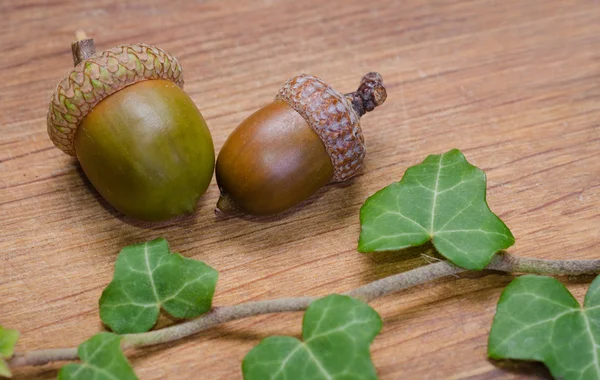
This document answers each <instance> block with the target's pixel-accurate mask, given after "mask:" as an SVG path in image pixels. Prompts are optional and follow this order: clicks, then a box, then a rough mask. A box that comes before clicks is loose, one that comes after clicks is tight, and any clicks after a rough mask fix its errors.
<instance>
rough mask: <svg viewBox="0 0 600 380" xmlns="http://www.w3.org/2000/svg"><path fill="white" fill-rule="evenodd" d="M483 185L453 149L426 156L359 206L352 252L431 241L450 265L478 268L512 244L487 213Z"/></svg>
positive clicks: (503, 228)
mask: <svg viewBox="0 0 600 380" xmlns="http://www.w3.org/2000/svg"><path fill="white" fill-rule="evenodd" d="M485 186H486V180H485V173H484V172H483V171H482V170H480V169H478V168H476V167H475V166H473V165H471V164H469V163H468V162H467V160H466V159H465V157H464V156H463V154H462V153H461V152H460V151H459V150H457V149H453V150H451V151H449V152H447V153H444V154H442V155H431V156H428V157H427V158H426V159H425V161H423V163H421V164H419V165H416V166H413V167H411V168H409V169H408V170H407V171H406V173H405V175H404V177H403V178H402V180H401V181H400V182H396V183H393V184H391V185H389V186H387V187H385V188H384V189H382V190H380V191H378V192H377V193H375V194H374V195H372V196H371V197H369V199H367V201H366V202H365V204H364V205H363V206H362V207H361V209H360V221H361V233H360V240H359V243H358V250H359V251H360V252H376V251H394V250H399V249H403V248H407V247H411V246H418V245H422V244H424V243H426V242H428V241H429V240H432V242H433V245H434V246H435V248H436V249H437V250H438V252H439V253H440V254H442V255H443V256H444V257H446V258H447V259H449V260H450V261H451V262H453V263H454V264H456V265H458V266H460V267H463V268H466V269H474V270H477V269H483V268H484V267H485V266H486V265H488V264H489V262H490V260H491V259H492V257H493V256H494V254H495V253H496V252H498V251H499V250H502V249H506V248H508V247H510V246H511V245H513V244H514V242H515V239H514V237H513V235H512V233H511V232H510V230H509V229H508V227H506V225H505V224H504V223H503V222H502V221H501V220H500V219H499V218H498V217H497V216H496V215H495V214H494V213H493V212H492V211H490V209H489V207H488V205H487V202H486V200H485Z"/></svg>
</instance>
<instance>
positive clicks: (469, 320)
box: [0, 0, 600, 379]
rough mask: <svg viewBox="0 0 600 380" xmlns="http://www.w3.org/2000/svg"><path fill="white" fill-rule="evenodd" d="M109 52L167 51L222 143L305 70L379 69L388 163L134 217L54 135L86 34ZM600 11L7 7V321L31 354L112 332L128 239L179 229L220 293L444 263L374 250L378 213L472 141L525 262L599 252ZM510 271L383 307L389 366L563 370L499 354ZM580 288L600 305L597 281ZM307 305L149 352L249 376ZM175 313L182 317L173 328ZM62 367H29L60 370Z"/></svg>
mask: <svg viewBox="0 0 600 380" xmlns="http://www.w3.org/2000/svg"><path fill="white" fill-rule="evenodd" d="M79 28H82V29H85V30H86V31H87V32H88V34H90V35H91V36H93V37H94V38H95V39H96V43H97V46H98V49H99V50H102V49H106V48H110V47H112V46H114V45H117V44H121V43H135V42H145V43H148V44H153V45H157V46H159V47H162V48H163V49H165V50H166V51H168V52H170V53H172V54H173V55H175V56H177V57H178V58H179V59H180V61H181V63H182V65H183V67H184V72H185V78H186V91H187V92H188V93H189V94H190V96H191V97H192V98H193V99H194V101H195V102H196V104H197V105H198V107H199V108H200V110H201V111H202V112H203V114H204V116H205V118H206V120H207V122H208V125H209V127H210V129H211V131H212V134H213V138H214V142H215V147H216V149H217V151H218V149H219V148H220V147H221V146H222V145H223V142H224V141H225V138H226V137H227V135H228V133H230V132H231V130H232V129H233V128H235V126H236V125H237V124H238V123H239V122H241V121H242V120H243V119H244V118H245V117H247V116H248V115H249V114H250V113H251V112H253V111H254V110H256V109H258V108H259V107H261V106H263V105H265V104H266V103H268V102H270V101H271V100H272V98H273V97H274V95H275V93H276V91H277V89H278V88H279V86H280V85H281V84H282V83H283V82H284V81H285V80H286V79H287V78H288V77H289V76H292V75H295V74H298V73H301V72H308V73H312V74H314V75H318V76H320V77H321V78H324V79H325V80H326V81H328V82H329V83H330V84H331V85H333V86H334V87H335V88H337V89H339V90H340V91H343V92H347V91H352V90H354V89H355V87H356V85H357V84H358V81H359V79H360V77H361V75H362V74H364V73H365V72H367V71H371V70H376V71H379V72H380V73H381V74H382V75H383V77H384V80H385V82H386V84H387V86H388V100H387V102H386V104H385V105H384V106H382V107H381V108H378V109H377V110H376V111H375V112H373V113H371V114H368V115H366V116H365V117H364V118H363V128H364V134H365V136H366V139H367V144H368V150H369V152H368V155H367V160H366V169H365V170H364V171H363V173H362V174H361V175H360V176H358V177H357V178H356V179H355V180H353V181H351V182H350V183H347V184H343V185H335V186H327V187H326V188H325V189H323V190H322V191H320V192H319V193H318V194H317V195H316V196H314V197H313V198H311V199H310V200H309V201H307V202H305V203H304V204H303V205H301V207H298V208H296V209H294V210H293V211H292V212H289V213H287V214H285V215H283V216H280V217H276V218H268V219H253V218H223V219H217V218H215V216H214V215H213V207H214V204H215V202H216V199H217V195H218V189H217V187H216V184H215V183H214V181H213V183H212V184H211V187H210V188H209V190H208V192H207V194H206V195H205V196H204V197H203V198H202V200H201V201H200V204H199V210H198V212H197V213H196V214H194V215H193V216H190V217H186V218H180V219H177V220H173V221H169V222H165V223H162V224H149V223H140V222H135V221H132V220H128V219H126V218H123V217H122V216H121V215H119V214H118V213H116V212H115V211H114V210H112V209H111V208H110V207H109V206H107V205H106V203H105V202H104V201H103V200H102V199H101V198H100V197H99V195H98V194H97V193H96V192H95V191H94V190H93V188H92V187H91V186H90V185H89V183H88V182H87V181H86V179H85V177H84V175H83V173H82V171H81V170H80V169H79V167H78V165H77V163H76V162H75V161H74V159H72V158H70V157H68V156H66V155H64V154H63V153H62V152H60V151H59V150H58V149H56V148H54V147H53V146H52V143H51V142H50V140H49V139H48V137H47V134H46V122H45V117H46V111H47V107H48V100H49V97H50V95H51V92H52V90H53V88H54V86H55V85H56V83H58V81H59V80H60V79H61V78H62V76H63V74H64V73H65V72H66V71H67V70H69V68H70V65H71V62H70V61H71V54H70V42H71V39H72V36H73V32H74V31H75V30H76V29H79ZM599 46H600V4H599V3H598V1H594V0H578V1H576V0H572V1H571V0H568V1H564V0H530V1H519V0H505V1H497V0H496V1H495V0H465V1H455V0H433V1H428V2H422V1H419V0H405V1H395V0H387V1H372V2H368V1H364V0H362V1H354V0H345V1H318V0H311V1H279V0H268V1H267V0H265V1H256V2H254V1H247V2H241V1H235V0H230V1H216V0H214V1H194V2H192V1H187V0H185V1H184V0H169V1H156V0H149V1H143V2H130V1H116V0H101V1H93V2H92V1H66V0H53V1H42V0H39V1H33V0H22V1H8V0H3V1H2V2H0V52H2V58H1V59H0V132H1V133H0V324H2V325H4V326H10V327H12V328H16V329H19V330H20V331H21V333H22V337H21V339H20V341H19V343H18V347H17V348H18V350H20V351H24V350H31V349H38V348H50V347H57V346H75V345H77V344H79V343H80V342H82V341H83V340H84V339H86V338H88V337H90V336H91V335H93V334H95V333H96V332H98V331H101V330H102V328H103V327H102V325H101V323H100V321H99V318H98V303H97V302H98V298H99V296H100V293H101V291H102V289H103V288H104V287H105V286H106V285H107V284H108V282H109V281H110V279H111V277H112V271H113V265H114V262H115V258H116V254H117V253H118V251H119V250H120V248H121V247H123V246H125V245H128V244H132V243H135V242H139V241H143V240H147V239H152V238H155V237H158V236H163V237H165V238H167V239H168V240H169V242H170V244H171V246H172V248H173V249H174V250H177V251H179V252H181V253H182V254H183V255H185V256H187V257H193V258H196V259H200V260H204V261H206V262H207V263H208V264H210V265H212V266H213V267H215V268H217V269H218V270H219V271H220V280H219V285H218V289H217V295H216V298H215V304H216V305H228V304H233V303H238V302H242V301H248V300H256V299H267V298H275V297H281V296H299V295H325V294H329V293H332V292H341V291H344V290H348V289H350V288H353V287H356V286H359V285H361V284H365V283H367V282H369V281H372V280H374V279H377V278H381V277H384V276H386V275H389V274H392V273H396V272H398V271H402V270H407V269H409V268H414V267H416V266H419V265H422V264H424V263H425V261H424V259H423V258H422V257H421V255H420V254H421V253H423V252H424V251H425V250H423V249H418V250H411V251H408V252H405V253H404V254H402V253H384V254H374V255H362V254H359V253H357V252H356V250H355V248H356V242H357V237H358V233H359V222H358V210H359V208H360V205H361V204H362V202H364V200H365V199H366V198H367V197H368V196H369V195H370V194H372V193H373V192H374V191H376V190H378V189H380V188H382V187H384V186H385V185H387V184H389V183H391V182H393V181H396V180H399V179H400V177H401V176H402V174H403V172H404V170H405V169H406V168H407V167H408V166H411V165H414V164H416V163H418V162H420V161H421V160H422V159H423V158H424V157H425V156H426V155H427V154H429V153H440V152H443V151H447V150H449V149H451V148H455V147H456V148H460V149H461V150H462V151H463V152H464V153H465V154H466V156H467V158H468V159H469V161H470V162H471V163H473V164H475V165H477V166H479V167H480V168H482V169H484V170H485V171H486V172H487V175H488V188H489V190H488V200H489V203H490V206H491V208H492V210H494V211H495V212H496V213H497V214H498V215H500V217H501V218H502V219H503V220H504V221H505V222H506V223H507V225H508V226H509V227H510V228H511V230H512V231H513V233H514V235H515V236H516V238H517V243H516V245H515V246H514V247H512V248H511V249H510V252H511V253H514V254H518V255H523V256H531V257H538V258H573V259H576V258H579V259H584V258H597V257H598V252H599V244H600V48H599ZM510 280H511V277H510V276H507V275H501V274H498V273H491V272H484V273H479V274H471V275H466V276H461V277H460V278H456V279H445V280H443V281H437V282H435V283H431V284H428V285H425V286H420V287H418V288H415V289H410V290H407V291H404V292H402V293H400V294H396V295H393V296H389V297H386V298H384V299H381V300H378V301H377V302H374V303H373V306H374V307H375V308H376V309H377V311H378V312H379V313H380V314H381V315H382V316H383V318H384V321H385V327H384V330H383V333H382V334H381V335H380V336H379V337H378V338H377V339H376V341H375V343H374V344H373V346H372V356H373V360H374V362H375V365H376V367H377V370H378V373H379V375H380V377H381V379H399V378H411V379H441V378H444V379H484V378H486V379H487V378H506V379H510V378H548V377H549V375H548V373H547V372H546V371H545V370H544V369H543V367H542V366H541V365H535V364H534V365H531V364H527V365H522V364H515V363H494V362H490V361H488V360H487V359H486V339H487V334H488V332H489V328H490V325H491V322H492V317H493V314H494V310H495V304H496V301H497V299H498V296H499V295H500V292H501V291H502V289H503V287H504V286H505V285H506V284H507V283H508V282H509V281H510ZM563 280H565V281H567V283H568V287H569V289H571V290H572V291H573V292H574V293H575V294H576V296H577V297H578V298H579V299H581V298H582V297H583V294H584V291H585V289H586V288H587V285H588V284H589V281H590V279H589V278H587V279H583V280H577V281H575V280H573V279H567V278H565V279H563ZM301 317H302V316H301V314H300V313H297V314H286V315H271V316H262V317H255V318H250V319H247V320H242V321H236V322H232V323H228V324H226V325H223V326H221V327H219V328H215V329H212V330H210V331H208V332H206V333H204V334H200V335H198V336H195V337H193V338H190V339H186V340H184V341H182V342H178V343H175V344H170V345H168V346H163V347H156V348H152V349H147V350H143V351H139V352H137V353H136V354H135V355H134V356H133V357H132V359H131V360H132V362H133V365H134V366H135V369H136V371H137V373H138V375H139V376H140V378H141V379H162V378H169V379H190V378H203V379H240V378H241V371H240V362H241V360H242V358H243V357H244V355H245V354H246V353H247V352H248V350H250V348H251V347H253V346H254V345H255V344H256V343H257V342H258V341H259V340H260V339H262V338H264V337H266V336H269V335H272V334H291V335H296V336H297V335H299V334H300V322H301ZM171 323H174V321H171V320H169V319H167V318H162V319H161V321H160V325H161V326H164V325H166V324H171ZM59 367H60V366H59V365H58V364H56V365H50V366H46V367H42V368H27V369H19V370H17V371H16V374H15V379H50V378H54V377H55V376H56V371H57V369H58V368H59Z"/></svg>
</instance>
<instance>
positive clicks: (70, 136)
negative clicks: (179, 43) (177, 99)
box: [47, 39, 183, 156]
mask: <svg viewBox="0 0 600 380" xmlns="http://www.w3.org/2000/svg"><path fill="white" fill-rule="evenodd" d="M90 41H91V46H92V52H95V50H94V49H93V40H91V39H85V40H83V41H78V42H75V43H73V57H74V60H75V63H76V66H75V68H74V69H73V70H71V72H69V73H68V74H67V75H66V77H65V78H64V79H63V80H62V81H61V82H60V83H59V84H58V86H57V87H56V89H55V90H54V94H53V95H52V98H51V99H50V106H49V109H48V118H47V120H48V135H49V136H50V139H51V140H52V142H53V143H54V145H56V146H57V147H58V148H59V149H61V150H62V151H63V152H65V153H67V154H69V155H71V156H74V155H75V146H74V143H73V141H74V138H75V132H76V131H77V127H78V126H79V124H80V123H81V122H82V121H83V119H84V118H85V117H86V116H87V114H88V113H89V112H90V110H91V109H92V108H94V106H96V104H98V103H99V102H100V101H101V100H102V99H104V98H106V97H108V96H109V95H111V94H113V93H115V92H117V91H119V90H120V89H122V88H124V87H126V86H129V85H132V84H134V83H137V82H141V81H144V80H149V79H166V80H169V81H171V82H173V83H175V84H176V85H178V86H179V87H183V74H182V69H181V65H180V64H179V62H178V61H177V59H175V57H173V56H172V55H170V54H168V53H166V52H164V51H163V50H161V49H159V48H157V47H154V46H150V45H146V44H134V45H120V46H117V47H114V48H112V49H110V50H107V51H105V52H103V53H102V54H100V55H92V56H91V57H89V58H87V59H84V60H81V62H79V59H77V57H76V55H77V52H76V48H77V46H82V44H83V43H85V42H90Z"/></svg>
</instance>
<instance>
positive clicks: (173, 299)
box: [100, 239, 218, 334]
mask: <svg viewBox="0 0 600 380" xmlns="http://www.w3.org/2000/svg"><path fill="white" fill-rule="evenodd" d="M217 277H218V273H217V271H216V270H214V269H213V268H211V267H209V266H208V265H206V264H204V263H203V262H201V261H197V260H192V259H187V258H184V257H183V256H181V255H179V254H176V253H171V252H170V251H169V245H168V244H167V241H166V240H165V239H156V240H152V241H149V242H146V243H142V244H135V245H130V246H128V247H125V248H123V249H122V250H121V253H119V257H118V258H117V262H116V264H115V274H114V277H113V280H112V282H111V283H110V284H109V285H108V287H106V289H104V292H102V297H101V298H100V318H101V319H102V321H103V322H104V323H105V324H106V325H107V326H109V327H110V328H111V329H112V330H113V331H114V332H116V333H119V334H124V333H138V332H144V331H148V330H150V329H151V328H152V326H154V324H155V323H156V320H157V319H158V314H159V312H160V308H161V307H162V308H164V310H165V311H167V312H168V313H169V314H171V315H172V316H174V317H176V318H193V317H196V316H198V315H200V314H203V313H206V312H207V311H209V310H210V308H211V304H212V298H213V295H214V292H215V287H216V285H217Z"/></svg>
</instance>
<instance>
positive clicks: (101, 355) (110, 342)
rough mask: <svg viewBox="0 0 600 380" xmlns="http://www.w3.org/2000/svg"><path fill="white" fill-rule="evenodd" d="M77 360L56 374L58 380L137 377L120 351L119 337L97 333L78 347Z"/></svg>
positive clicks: (126, 379) (131, 379)
mask: <svg viewBox="0 0 600 380" xmlns="http://www.w3.org/2000/svg"><path fill="white" fill-rule="evenodd" d="M77 353H78V354H79V359H81V361H82V362H83V363H81V364H79V363H71V364H67V365H65V366H63V367H62V368H61V369H60V371H59V372H58V380H89V379H94V380H116V379H119V380H135V379H137V376H136V375H135V372H133V369H132V368H131V365H130V364H129V362H128V361H127V359H126V358H125V355H123V352H122V351H121V337H120V336H118V335H116V334H111V333H99V334H96V335H94V336H93V337H91V338H90V339H88V340H86V341H85V342H83V343H81V344H80V345H79V348H78V349H77Z"/></svg>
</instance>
